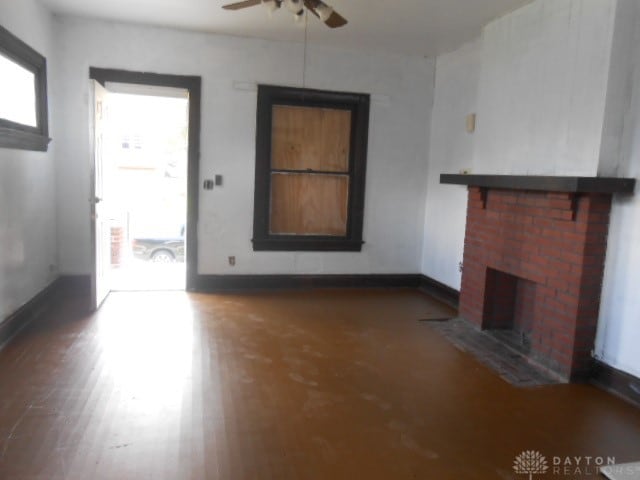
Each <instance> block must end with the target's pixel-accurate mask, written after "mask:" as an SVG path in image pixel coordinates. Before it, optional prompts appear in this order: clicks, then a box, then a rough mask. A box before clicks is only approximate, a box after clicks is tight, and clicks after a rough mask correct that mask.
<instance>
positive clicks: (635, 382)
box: [590, 360, 640, 407]
mask: <svg viewBox="0 0 640 480" xmlns="http://www.w3.org/2000/svg"><path fill="white" fill-rule="evenodd" d="M590 381H591V383H593V384H594V385H596V386H598V387H600V388H602V389H604V390H606V391H607V392H609V393H611V394H613V395H615V396H616V397H619V398H621V399H623V400H626V401H627V402H629V403H631V404H633V405H635V406H636V407H640V378H638V377H635V376H634V375H631V374H629V373H626V372H623V371H621V370H618V369H616V368H614V367H612V366H610V365H607V364H606V363H603V362H601V361H599V360H594V363H593V369H592V372H591V379H590Z"/></svg>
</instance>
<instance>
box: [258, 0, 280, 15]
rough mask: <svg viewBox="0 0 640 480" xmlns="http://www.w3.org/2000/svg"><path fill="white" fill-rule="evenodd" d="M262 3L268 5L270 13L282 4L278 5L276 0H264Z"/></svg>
mask: <svg viewBox="0 0 640 480" xmlns="http://www.w3.org/2000/svg"><path fill="white" fill-rule="evenodd" d="M262 5H264V6H265V7H267V9H268V10H269V13H273V12H275V11H276V10H277V9H278V7H279V6H280V5H278V2H276V0H262Z"/></svg>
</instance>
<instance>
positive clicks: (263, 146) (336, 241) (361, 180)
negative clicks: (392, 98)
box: [252, 85, 370, 252]
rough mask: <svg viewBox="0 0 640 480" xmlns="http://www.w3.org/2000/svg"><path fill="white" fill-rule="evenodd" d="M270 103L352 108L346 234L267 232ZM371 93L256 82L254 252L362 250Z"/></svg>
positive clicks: (269, 208) (269, 198)
mask: <svg viewBox="0 0 640 480" xmlns="http://www.w3.org/2000/svg"><path fill="white" fill-rule="evenodd" d="M274 105H288V106H300V107H317V108H337V109H343V110H344V109H346V110H350V111H351V151H350V152H349V175H350V179H349V204H348V208H347V234H346V235H345V236H325V235H278V234H272V233H270V228H269V222H270V217H271V205H270V204H271V171H272V169H271V130H272V109H273V106H274ZM369 108H370V96H369V95H368V94H361V93H346V92H330V91H324V90H310V89H305V88H293V87H278V86H272V85H259V86H258V109H257V115H256V170H255V194H254V213H253V239H252V242H253V249H254V250H255V251H348V252H359V251H361V250H362V244H363V243H364V241H363V240H362V226H363V220H364V198H365V180H366V169H367V149H368V142H369Z"/></svg>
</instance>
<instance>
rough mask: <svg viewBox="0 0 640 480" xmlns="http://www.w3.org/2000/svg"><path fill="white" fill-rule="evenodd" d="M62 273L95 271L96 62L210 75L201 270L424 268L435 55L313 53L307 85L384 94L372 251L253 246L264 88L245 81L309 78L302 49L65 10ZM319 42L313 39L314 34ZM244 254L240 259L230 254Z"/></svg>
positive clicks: (377, 118) (372, 171) (378, 110)
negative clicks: (91, 100)
mask: <svg viewBox="0 0 640 480" xmlns="http://www.w3.org/2000/svg"><path fill="white" fill-rule="evenodd" d="M55 23H56V25H55V30H56V48H57V49H58V50H59V52H60V60H61V64H60V69H59V71H58V72H59V75H58V76H57V78H56V84H57V86H58V88H59V93H60V95H59V97H58V99H57V103H56V105H57V113H58V118H59V119H60V121H64V127H65V128H64V131H61V132H60V133H59V140H58V147H57V148H58V150H57V151H58V159H59V168H58V182H59V185H60V193H59V202H58V211H59V216H60V224H61V225H60V228H59V238H58V241H59V245H60V261H61V268H62V271H63V272H65V273H80V274H83V273H88V272H89V271H90V245H89V205H88V202H87V199H88V196H89V165H90V158H91V155H90V151H89V135H88V118H89V109H88V92H89V90H88V88H89V82H88V71H89V66H94V67H105V68H118V69H128V70H137V71H152V72H158V73H172V74H182V75H200V76H202V80H203V92H202V102H203V103H202V145H201V151H202V155H201V166H200V170H201V177H202V178H211V176H212V175H213V174H222V175H224V187H223V188H221V189H216V190H214V191H212V192H201V193H200V218H199V237H198V244H199V252H198V253H199V267H198V270H199V273H201V274H213V273H215V274H234V273H237V274H240V273H385V272H393V273H408V272H414V273H417V272H418V270H419V265H420V258H421V253H422V238H421V237H422V229H423V219H424V199H425V195H426V185H425V183H424V178H425V175H426V167H427V162H426V158H427V155H428V135H427V132H428V131H429V121H430V105H431V96H432V82H433V68H434V66H433V62H432V61H430V60H425V59H424V58H420V57H404V56H399V55H383V54H371V53H357V52H350V51H342V50H336V49H329V48H316V47H314V46H313V45H311V46H310V48H309V55H308V59H307V75H306V79H307V86H308V87H311V88H321V89H335V90H347V91H355V92H365V93H372V94H374V95H375V96H374V98H373V102H372V109H371V123H370V143H369V157H368V167H367V169H368V170H367V183H366V207H365V220H364V240H365V241H366V244H365V245H364V247H363V251H362V252H361V253H270V252H257V253H254V252H253V251H252V246H251V242H250V239H251V237H252V224H253V191H254V185H253V183H254V162H255V157H254V154H255V112H256V93H255V92H247V91H242V90H236V89H234V88H233V85H234V82H236V81H241V82H255V83H268V84H279V85H300V83H301V77H302V64H303V49H302V45H301V44H290V43H289V44H287V43H276V42H270V41H261V40H255V39H243V38H235V37H224V36H216V35H207V34H197V33H185V32H179V31H174V30H167V29H158V28H147V27H140V26H133V25H125V24H116V23H105V22H97V21H88V20H83V19H76V18H68V17H60V18H58V17H56V21H55ZM311 43H313V39H312V38H311ZM229 255H235V256H236V261H237V263H236V266H235V267H230V266H228V265H227V256H229Z"/></svg>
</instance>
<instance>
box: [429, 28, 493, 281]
mask: <svg viewBox="0 0 640 480" xmlns="http://www.w3.org/2000/svg"><path fill="white" fill-rule="evenodd" d="M480 46H481V45H480V41H479V40H477V41H475V42H473V43H469V44H467V45H464V46H463V47H461V48H460V49H458V50H456V51H455V52H452V53H448V54H446V55H441V56H440V57H438V59H437V62H436V81H435V98H434V103H433V109H432V122H431V141H430V151H429V170H428V175H427V203H426V212H425V229H424V235H423V240H424V243H423V253H422V273H424V274H425V275H427V276H429V277H431V278H435V279H438V280H439V281H440V282H442V283H444V284H446V285H449V286H450V287H453V288H455V289H459V288H460V280H461V273H460V271H459V270H458V263H459V262H461V261H462V253H463V249H464V229H465V223H466V222H465V212H466V208H467V190H466V189H465V188H462V187H451V185H441V184H440V174H441V173H457V172H459V171H460V170H463V169H468V168H470V167H471V159H472V157H473V140H474V135H473V134H470V133H467V131H466V124H465V119H466V116H467V115H468V114H470V113H474V112H475V111H476V97H477V88H478V80H479V75H480Z"/></svg>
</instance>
